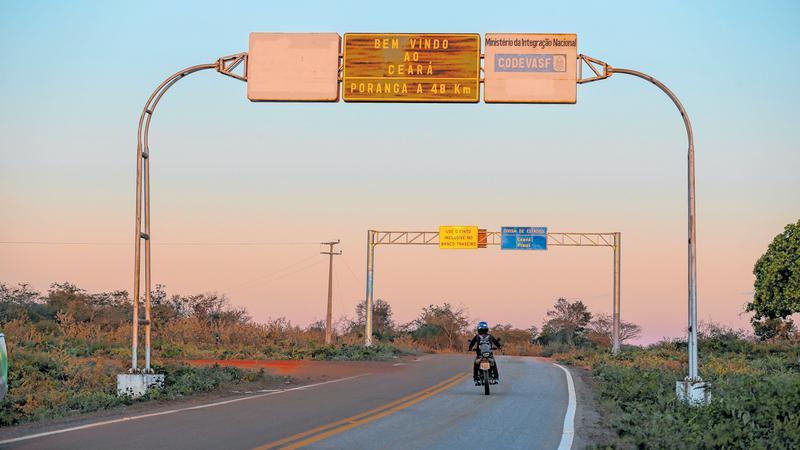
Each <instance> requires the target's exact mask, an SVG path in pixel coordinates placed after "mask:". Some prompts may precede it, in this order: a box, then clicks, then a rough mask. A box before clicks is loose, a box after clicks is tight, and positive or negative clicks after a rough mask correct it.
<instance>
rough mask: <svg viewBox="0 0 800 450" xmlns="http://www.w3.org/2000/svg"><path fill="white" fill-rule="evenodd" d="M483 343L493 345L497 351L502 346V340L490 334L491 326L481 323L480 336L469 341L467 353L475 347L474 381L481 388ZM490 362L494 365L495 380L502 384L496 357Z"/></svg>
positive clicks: (479, 324)
mask: <svg viewBox="0 0 800 450" xmlns="http://www.w3.org/2000/svg"><path fill="white" fill-rule="evenodd" d="M481 342H488V343H490V344H491V345H493V346H494V347H495V348H497V349H501V348H502V346H501V345H500V340H499V339H497V338H496V337H494V336H492V335H491V334H489V324H488V323H486V322H484V321H480V322H478V334H476V335H475V336H474V337H473V338H472V339H471V340H470V341H469V349H468V350H467V351H472V347H475V352H476V354H477V355H476V356H477V357H476V358H475V360H474V361H473V362H472V379H473V380H474V381H475V385H476V386H479V385H480V384H481V379H480V376H479V375H478V364H479V363H480V358H481V356H482V355H481V350H480V344H481ZM490 362H491V364H492V368H491V369H490V370H491V372H492V375H493V376H494V379H495V381H496V382H497V383H499V382H500V374H499V373H498V372H497V363H496V362H495V360H494V356H491V357H490Z"/></svg>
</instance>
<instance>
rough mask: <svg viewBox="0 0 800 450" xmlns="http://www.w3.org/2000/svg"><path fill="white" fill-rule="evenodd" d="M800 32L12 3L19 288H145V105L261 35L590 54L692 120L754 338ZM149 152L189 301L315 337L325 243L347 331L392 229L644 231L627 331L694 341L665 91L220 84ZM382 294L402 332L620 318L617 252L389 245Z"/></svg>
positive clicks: (709, 301) (715, 264)
mask: <svg viewBox="0 0 800 450" xmlns="http://www.w3.org/2000/svg"><path fill="white" fill-rule="evenodd" d="M798 23H800V3H798V2H793V1H787V2H780V1H772V2H758V3H755V2H728V1H725V2H690V1H686V2H679V1H670V2H662V3H660V4H659V6H658V7H657V8H655V7H652V6H650V5H648V4H647V2H579V1H576V2H566V3H564V2H561V3H559V2H501V3H496V4H492V3H487V2H475V3H471V2H458V3H457V4H456V3H453V2H430V1H427V2H416V1H404V2H348V1H341V2H309V1H293V2H236V1H230V2H211V1H206V2H180V1H175V2H147V1H138V2H125V3H123V2H78V1H76V2H56V1H52V2H41V1H24V2H23V1H15V2H9V1H6V0H2V1H0V52H1V53H2V55H3V60H4V62H3V64H2V66H3V70H1V71H0V98H2V102H0V242H1V243H0V282H4V283H7V284H16V283H21V282H24V283H30V284H31V285H32V286H33V287H34V288H36V289H39V290H43V291H44V290H47V288H48V286H49V285H50V283H53V282H61V281H70V282H72V283H75V284H77V285H78V286H80V287H82V288H84V289H87V290H89V291H106V290H117V289H126V290H129V291H130V290H131V289H132V284H133V274H132V270H133V248H134V246H133V233H134V209H135V208H134V200H135V168H136V126H137V122H138V118H139V114H140V113H141V109H142V107H143V105H144V102H145V101H146V100H147V97H148V96H149V95H150V93H151V92H152V90H153V89H154V88H155V87H156V86H157V85H158V84H159V83H160V82H161V81H162V80H163V79H164V78H166V77H167V76H169V75H171V74H172V73H174V72H176V71H178V70H180V69H182V68H184V67H188V66H192V65H195V64H202V63H208V62H213V61H215V60H216V59H217V58H218V57H220V56H223V55H229V54H234V53H238V52H242V51H247V45H248V35H249V33H250V32H254V31H263V32H268V31H283V32H338V33H339V34H340V35H343V34H344V33H346V32H420V33H424V32H428V33H435V32H438V33H449V32H453V33H456V32H464V33H480V34H481V35H483V34H484V33H487V32H509V33H511V32H520V33H522V32H529V33H550V32H553V33H576V34H577V35H578V51H579V52H580V53H583V54H586V55H589V56H592V57H594V58H598V59H601V60H603V61H606V62H607V63H608V64H610V65H612V66H614V67H621V68H630V69H636V70H640V71H643V72H646V73H649V74H651V75H653V76H655V77H656V78H658V79H659V80H661V81H662V82H664V83H665V84H666V85H667V86H669V87H670V89H672V90H673V91H674V92H675V93H676V94H677V95H678V96H679V97H680V99H681V101H682V102H683V104H684V106H685V107H686V109H687V111H688V114H689V116H690V118H691V121H692V124H693V127H694V131H695V146H696V161H697V217H698V223H697V246H698V256H697V261H698V301H699V318H700V320H704V321H708V320H713V321H715V322H720V323H723V324H727V325H729V326H735V327H746V326H747V323H748V316H747V315H745V314H744V313H743V308H744V305H745V304H746V302H748V301H749V300H751V299H752V291H753V275H752V268H753V264H754V263H755V261H756V259H757V258H758V257H759V256H760V255H761V254H762V253H763V252H764V251H765V250H766V247H767V245H768V244H769V242H770V241H771V240H772V239H773V237H774V236H775V235H777V234H778V233H780V232H781V231H782V229H783V227H784V226H785V225H786V224H788V223H792V222H796V221H797V220H798V219H800V176H798V172H799V171H800V144H799V143H798V142H800V129H798V127H797V122H798V119H797V118H798V112H797V106H798V104H800V90H799V89H798V88H797V85H796V80H795V79H794V76H795V75H796V74H797V73H798V72H800V70H799V69H800V63H799V62H798V61H800V51H798V49H797V47H796V42H797V41H798V39H799V38H800V27H798V26H797V24H798ZM150 145H151V170H152V217H153V219H152V233H151V234H152V239H153V278H154V282H155V283H160V284H164V285H166V287H167V290H168V291H169V292H171V293H182V294H192V293H199V292H219V293H224V294H226V295H227V296H228V297H229V298H230V300H231V302H232V303H233V304H235V305H238V306H244V307H246V308H247V309H248V310H249V311H250V312H251V314H252V316H253V318H254V319H255V320H257V321H265V320H267V319H269V318H277V317H286V318H288V319H290V320H291V321H292V322H294V323H297V324H300V325H305V324H308V323H310V322H312V321H315V320H319V319H323V318H324V315H325V302H326V292H327V259H326V258H327V257H326V256H324V255H320V254H319V252H320V251H323V250H324V248H323V247H321V246H320V245H319V244H317V243H318V242H322V241H327V240H331V239H341V240H342V244H341V245H340V249H341V250H342V251H343V255H342V256H339V257H336V260H335V264H334V272H335V276H334V317H341V316H343V315H349V316H353V315H354V308H355V305H356V303H357V302H358V301H360V300H362V299H363V298H364V272H365V256H366V231H367V230H368V229H377V230H436V229H438V226H439V225H449V224H464V225H479V226H481V227H483V228H488V229H490V230H499V229H500V227H501V226H546V227H548V229H549V231H551V232H559V231H561V232H611V231H619V232H621V233H622V263H621V266H622V289H621V294H622V300H621V302H622V308H621V316H622V318H623V320H626V321H631V322H634V323H637V324H640V325H641V326H642V327H643V329H644V335H643V337H642V338H641V339H640V340H639V342H640V343H649V342H654V341H657V340H658V339H660V338H662V337H677V336H681V335H683V334H684V333H685V329H686V317H687V294H686V290H687V287H686V264H687V263H686V260H687V258H686V226H687V225H686V221H687V213H686V135H685V132H684V129H683V123H682V121H681V119H680V115H679V114H678V112H677V110H676V109H675V107H674V105H672V103H671V102H670V101H669V99H668V98H667V97H666V96H665V95H664V94H663V93H661V92H660V91H659V90H658V89H656V88H655V87H654V86H652V85H650V84H649V83H647V82H644V81H643V80H640V79H637V78H633V77H629V76H625V75H621V74H618V75H614V76H613V77H611V78H609V79H607V80H603V81H598V82H595V83H589V84H585V85H581V86H579V87H578V100H577V103H576V104H574V105H530V104H529V105H497V104H494V105H488V104H484V103H479V104H354V103H344V102H339V103H251V102H249V101H248V100H247V98H246V85H245V83H243V82H241V81H238V80H235V79H232V78H228V77H225V76H222V75H220V74H218V73H216V72H214V71H205V72H200V73H197V74H194V75H191V76H190V77H187V78H185V79H183V80H181V81H180V82H179V83H178V84H176V85H175V87H174V88H172V89H171V90H170V91H169V93H168V94H167V95H166V96H165V97H164V99H163V100H162V102H161V104H160V105H159V107H158V110H157V111H156V113H155V115H154V118H153V125H152V128H151V136H150ZM20 242H46V243H50V244H23V243H20ZM56 242H70V243H80V244H53V243H56ZM187 242H193V243H220V242H271V243H274V244H273V245H238V246H223V245H174V244H176V243H187ZM375 296H376V298H382V299H384V300H386V301H388V302H389V303H390V304H391V305H392V307H393V310H394V312H395V319H396V320H397V321H398V322H407V321H410V320H412V319H414V318H415V317H416V316H417V315H418V313H419V311H420V309H421V308H422V307H424V306H426V305H429V304H434V303H435V304H439V303H442V302H444V301H447V302H450V303H451V304H454V305H462V306H464V307H465V308H466V309H467V310H468V311H469V315H470V317H471V318H472V319H473V320H486V321H488V322H489V323H490V324H496V323H511V324H513V325H515V326H518V327H528V326H530V325H537V326H540V325H541V323H542V320H543V318H544V316H545V312H546V311H547V309H548V308H549V307H550V306H552V304H553V303H554V301H555V299H556V298H558V297H566V298H568V299H570V300H575V299H580V300H582V301H584V302H585V303H586V304H587V305H588V306H589V308H590V310H591V311H593V312H595V313H610V312H611V301H612V253H611V250H610V249H608V248H566V247H554V248H550V249H549V250H547V251H546V252H508V251H505V252H504V251H501V250H499V249H498V248H489V249H485V250H483V249H482V250H474V251H446V250H439V249H438V248H436V247H401V246H391V247H390V246H385V247H379V248H378V249H377V251H376V272H375Z"/></svg>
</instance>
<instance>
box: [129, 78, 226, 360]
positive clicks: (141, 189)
mask: <svg viewBox="0 0 800 450" xmlns="http://www.w3.org/2000/svg"><path fill="white" fill-rule="evenodd" d="M218 64H219V63H212V64H202V65H197V66H192V67H188V68H186V69H184V70H182V71H180V72H176V73H175V74H173V75H172V76H170V77H168V78H167V79H165V80H164V81H163V82H162V83H161V84H160V85H158V87H157V88H156V89H155V90H154V91H153V93H152V94H151V95H150V98H148V99H147V103H145V106H144V109H143V110H142V114H141V115H140V117H139V127H138V130H137V136H136V137H137V142H136V214H135V215H136V219H135V222H136V229H135V238H134V243H135V244H134V245H135V248H134V269H133V274H134V275H133V299H132V301H133V311H132V315H133V320H132V322H133V324H132V330H131V331H132V336H131V372H137V371H138V347H139V296H140V293H141V266H142V264H141V261H142V251H141V241H142V240H144V241H145V289H146V291H145V320H144V321H143V324H144V325H145V371H146V372H149V371H150V335H151V317H150V292H151V270H150V261H151V257H150V146H149V142H148V138H149V131H150V120H151V119H152V116H153V111H154V110H155V107H156V106H157V105H158V102H159V100H161V97H162V96H163V95H164V93H166V91H167V90H168V89H169V88H170V87H172V85H174V84H175V83H176V82H177V81H178V80H180V79H181V78H183V77H185V76H186V75H189V74H191V73H194V72H197V71H200V70H205V69H215V68H217V67H218ZM143 178H144V180H143ZM143 181H144V183H143ZM142 197H144V230H143V229H142Z"/></svg>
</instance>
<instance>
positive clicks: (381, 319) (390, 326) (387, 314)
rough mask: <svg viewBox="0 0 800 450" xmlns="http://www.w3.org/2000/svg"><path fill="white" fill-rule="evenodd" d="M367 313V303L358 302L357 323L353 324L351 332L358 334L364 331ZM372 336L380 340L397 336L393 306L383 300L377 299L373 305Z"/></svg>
mask: <svg viewBox="0 0 800 450" xmlns="http://www.w3.org/2000/svg"><path fill="white" fill-rule="evenodd" d="M366 311H367V304H366V302H358V304H357V305H356V321H355V322H353V323H352V324H351V329H350V331H351V332H353V331H355V332H357V333H358V332H360V331H361V330H363V329H364V327H365V326H366V323H367V315H366ZM372 334H373V336H375V337H377V338H378V339H385V338H391V337H392V336H394V334H395V324H394V321H393V320H392V306H391V305H390V304H389V303H388V302H386V301H384V300H381V299H377V300H375V301H374V302H373V303H372Z"/></svg>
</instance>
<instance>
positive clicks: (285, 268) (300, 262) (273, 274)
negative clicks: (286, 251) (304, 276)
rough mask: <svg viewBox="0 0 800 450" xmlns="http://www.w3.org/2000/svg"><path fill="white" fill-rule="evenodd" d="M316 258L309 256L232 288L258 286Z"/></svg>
mask: <svg viewBox="0 0 800 450" xmlns="http://www.w3.org/2000/svg"><path fill="white" fill-rule="evenodd" d="M316 257H317V255H316V254H314V255H311V256H308V257H306V258H303V259H301V260H299V261H295V262H293V263H291V264H289V265H287V266H283V267H281V268H280V269H277V270H273V271H272V272H269V273H266V274H264V275H261V276H258V277H256V278H252V279H250V280H247V281H244V282H241V283H238V284H237V285H236V286H232V288H233V289H235V288H239V287H246V286H247V287H249V286H250V285H253V284H257V283H258V282H260V281H263V280H265V279H268V278H270V277H273V276H275V275H277V274H279V273H281V272H283V271H284V270H288V269H292V268H295V267H296V266H299V265H300V264H303V263H305V262H307V261H309V260H311V259H313V258H316Z"/></svg>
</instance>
